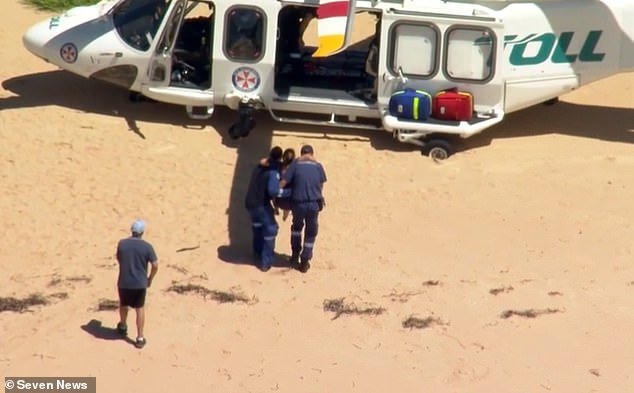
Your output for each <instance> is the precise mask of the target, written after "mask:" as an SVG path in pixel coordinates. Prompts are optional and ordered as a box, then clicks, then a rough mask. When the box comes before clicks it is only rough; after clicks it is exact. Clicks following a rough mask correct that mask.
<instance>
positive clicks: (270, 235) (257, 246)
mask: <svg viewBox="0 0 634 393" xmlns="http://www.w3.org/2000/svg"><path fill="white" fill-rule="evenodd" d="M282 153H283V152H282V148H281V147H279V146H275V147H274V148H272V149H271V151H270V153H269V157H268V159H267V160H266V162H261V163H259V164H258V165H257V166H256V167H255V168H254V169H253V172H252V173H251V179H250V181H249V189H248V190H247V194H246V198H245V201H244V206H245V208H246V209H247V210H248V212H249V216H250V217H251V228H252V231H253V253H254V254H255V258H256V265H257V267H258V268H259V269H260V270H261V271H263V272H266V271H268V270H269V269H270V268H271V265H272V264H273V250H274V249H275V238H276V237H277V232H278V229H279V227H278V225H277V221H276V220H275V209H274V207H273V198H275V197H276V196H278V194H279V187H278V185H279V180H280V175H279V168H280V164H281V162H282Z"/></svg>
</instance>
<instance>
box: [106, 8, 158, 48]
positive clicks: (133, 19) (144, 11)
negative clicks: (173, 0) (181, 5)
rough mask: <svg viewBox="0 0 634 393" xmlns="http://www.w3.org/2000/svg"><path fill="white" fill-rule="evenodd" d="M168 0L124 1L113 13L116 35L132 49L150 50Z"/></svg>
mask: <svg viewBox="0 0 634 393" xmlns="http://www.w3.org/2000/svg"><path fill="white" fill-rule="evenodd" d="M168 5H169V0H167V1H166V0H124V1H123V2H121V3H120V4H119V5H118V6H117V7H116V9H115V10H114V13H113V20H114V25H115V28H116V29H117V33H118V34H119V36H121V38H122V39H123V41H125V42H126V43H127V44H128V45H130V46H131V47H133V48H134V49H138V50H140V51H146V50H148V49H150V46H151V45H152V41H153V40H154V37H155V36H156V31H157V30H158V28H159V25H160V24H161V20H162V19H163V16H164V14H165V10H166V9H167V7H168Z"/></svg>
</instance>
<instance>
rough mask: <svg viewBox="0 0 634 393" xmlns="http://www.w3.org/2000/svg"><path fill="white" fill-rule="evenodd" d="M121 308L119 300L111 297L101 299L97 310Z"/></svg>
mask: <svg viewBox="0 0 634 393" xmlns="http://www.w3.org/2000/svg"><path fill="white" fill-rule="evenodd" d="M118 308H119V302H118V301H116V300H110V299H101V300H99V304H97V311H112V310H116V309H118Z"/></svg>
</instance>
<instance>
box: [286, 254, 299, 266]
mask: <svg viewBox="0 0 634 393" xmlns="http://www.w3.org/2000/svg"><path fill="white" fill-rule="evenodd" d="M288 264H289V265H291V269H297V268H298V267H299V255H295V254H293V255H291V258H290V259H289V260H288Z"/></svg>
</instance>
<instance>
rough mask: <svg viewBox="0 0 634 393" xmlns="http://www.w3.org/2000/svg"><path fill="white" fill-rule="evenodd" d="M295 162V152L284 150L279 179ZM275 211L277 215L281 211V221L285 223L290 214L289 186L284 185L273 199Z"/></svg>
mask: <svg viewBox="0 0 634 393" xmlns="http://www.w3.org/2000/svg"><path fill="white" fill-rule="evenodd" d="M293 161H295V150H293V149H291V148H289V149H286V150H284V154H283V155H282V165H281V166H280V177H282V176H284V173H285V172H286V169H288V166H289V165H291V163H292V162H293ZM275 209H276V210H277V213H278V214H279V211H280V210H282V220H284V221H286V219H287V218H288V215H289V214H290V212H291V186H290V185H286V187H284V188H282V189H280V192H279V194H278V195H277V198H275Z"/></svg>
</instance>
